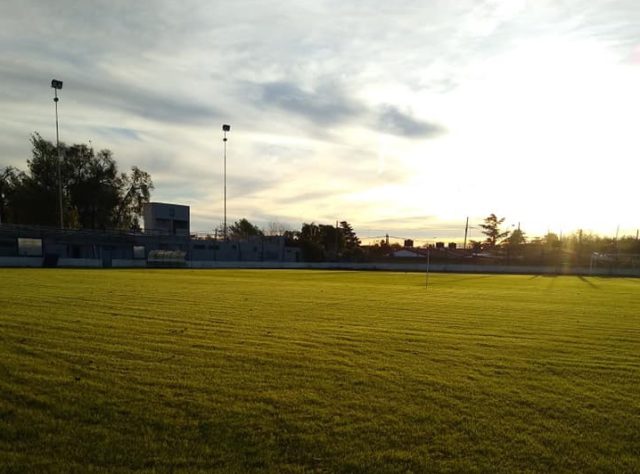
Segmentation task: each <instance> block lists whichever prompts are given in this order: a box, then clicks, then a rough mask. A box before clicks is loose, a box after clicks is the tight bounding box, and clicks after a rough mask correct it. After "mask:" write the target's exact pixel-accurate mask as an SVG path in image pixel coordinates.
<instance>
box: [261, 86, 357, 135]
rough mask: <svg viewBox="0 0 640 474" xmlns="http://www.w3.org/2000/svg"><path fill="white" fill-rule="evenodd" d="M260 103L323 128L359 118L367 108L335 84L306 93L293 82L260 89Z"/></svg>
mask: <svg viewBox="0 0 640 474" xmlns="http://www.w3.org/2000/svg"><path fill="white" fill-rule="evenodd" d="M258 88H259V90H260V103H261V104H262V105H263V106H267V107H275V108H278V109H281V110H283V111H285V112H291V113H294V114H296V115H298V116H300V117H304V118H306V119H307V120H309V121H311V122H313V123H316V124H319V125H331V124H333V123H342V122H346V121H349V120H352V119H353V118H355V117H357V116H359V115H360V114H361V113H362V111H363V108H362V106H361V105H359V104H357V103H355V102H354V101H353V100H351V99H350V98H349V97H348V96H346V95H345V94H344V93H343V92H342V91H341V90H340V88H339V87H337V86H336V85H334V84H327V85H322V86H320V87H319V88H318V89H317V90H315V91H306V90H303V89H301V88H300V87H299V86H298V85H296V84H294V83H292V82H268V83H265V84H260V85H258Z"/></svg>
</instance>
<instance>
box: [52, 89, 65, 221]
mask: <svg viewBox="0 0 640 474" xmlns="http://www.w3.org/2000/svg"><path fill="white" fill-rule="evenodd" d="M51 87H52V88H53V91H54V98H53V103H54V104H55V106H56V150H57V152H58V207H59V208H60V228H61V229H64V210H63V208H62V171H61V162H62V156H61V155H60V135H59V133H58V100H59V99H58V89H62V81H58V80H56V79H53V80H52V81H51Z"/></svg>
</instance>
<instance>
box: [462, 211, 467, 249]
mask: <svg viewBox="0 0 640 474" xmlns="http://www.w3.org/2000/svg"><path fill="white" fill-rule="evenodd" d="M468 233H469V216H467V223H466V224H465V226H464V244H462V248H463V249H464V250H467V234H468Z"/></svg>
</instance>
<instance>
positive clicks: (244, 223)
mask: <svg viewBox="0 0 640 474" xmlns="http://www.w3.org/2000/svg"><path fill="white" fill-rule="evenodd" d="M227 235H228V237H229V238H230V239H232V240H241V239H248V238H250V237H261V236H263V235H264V233H263V232H262V231H261V230H260V228H259V227H258V226H256V225H253V224H252V223H251V222H249V221H248V220H247V219H245V218H242V219H240V220H239V221H236V222H234V223H233V224H231V225H230V226H229V228H228V230H227Z"/></svg>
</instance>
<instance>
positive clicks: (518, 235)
mask: <svg viewBox="0 0 640 474" xmlns="http://www.w3.org/2000/svg"><path fill="white" fill-rule="evenodd" d="M505 243H506V244H507V245H508V246H509V247H512V248H514V247H519V246H521V245H524V244H525V243H527V236H526V234H525V233H524V232H523V231H522V230H520V228H518V229H515V230H514V231H513V232H511V235H509V237H507V238H506V239H505Z"/></svg>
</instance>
